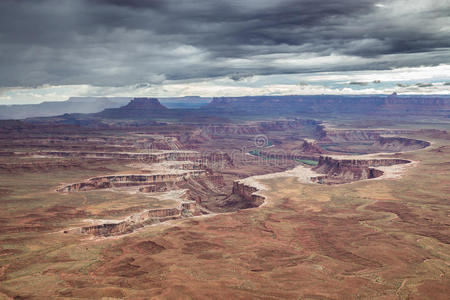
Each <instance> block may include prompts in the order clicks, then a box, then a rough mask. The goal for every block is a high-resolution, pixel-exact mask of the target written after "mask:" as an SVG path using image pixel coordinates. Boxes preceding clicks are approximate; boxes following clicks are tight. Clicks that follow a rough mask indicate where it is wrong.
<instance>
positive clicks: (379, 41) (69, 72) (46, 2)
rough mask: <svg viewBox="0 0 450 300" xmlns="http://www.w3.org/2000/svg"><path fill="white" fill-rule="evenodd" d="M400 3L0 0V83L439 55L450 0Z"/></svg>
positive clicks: (119, 81) (368, 64) (325, 66)
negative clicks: (412, 3)
mask: <svg viewBox="0 0 450 300" xmlns="http://www.w3.org/2000/svg"><path fill="white" fill-rule="evenodd" d="M408 3H409V2H406V1H402V0H396V1H386V2H384V1H379V2H374V1H372V0H370V1H369V0H336V1H325V0H323V1H318V0H297V1H291V0H281V1H275V0H270V1H269V0H247V1H242V0H240V1H237V0H229V1H213V0H164V1H163V0H148V1H145V0H131V1H130V0H126V1H125V0H124V1H120V0H77V1H73V0H33V1H24V0H2V1H0V53H1V55H0V66H1V69H0V86H37V85H42V84H53V85H65V84H92V85H99V86H122V85H132V84H158V83H161V82H163V81H164V80H166V79H169V80H177V79H182V80H187V79H194V78H208V77H217V76H228V77H230V78H232V79H233V80H242V79H243V78H245V77H247V76H250V75H249V74H251V75H266V74H289V73H308V72H318V71H352V70H367V69H373V70H380V69H389V68H395V67H408V66H422V65H437V64H440V63H444V62H448V61H450V51H449V49H450V32H449V28H448V24H449V23H450V19H449V15H450V2H449V1H447V0H440V1H439V0H438V1H433V0H429V1H417V2H415V3H414V5H411V4H408ZM321 58H324V60H321Z"/></svg>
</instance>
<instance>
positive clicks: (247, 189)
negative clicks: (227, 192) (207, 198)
mask: <svg viewBox="0 0 450 300" xmlns="http://www.w3.org/2000/svg"><path fill="white" fill-rule="evenodd" d="M257 191H258V189H257V188H255V187H253V186H249V185H246V184H245V183H242V182H240V181H235V182H233V191H232V193H233V194H234V195H237V196H239V197H241V198H242V199H244V200H245V201H247V203H248V207H258V206H260V205H262V204H263V203H264V200H265V197H263V196H260V195H256V194H255V193H256V192H257Z"/></svg>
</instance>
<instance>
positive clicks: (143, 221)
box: [80, 201, 202, 236]
mask: <svg viewBox="0 0 450 300" xmlns="http://www.w3.org/2000/svg"><path fill="white" fill-rule="evenodd" d="M201 214H202V213H201V212H200V209H199V207H198V206H197V204H196V203H195V202H190V201H188V202H182V203H181V204H180V207H179V208H161V209H150V210H146V211H144V212H141V213H139V214H136V215H132V216H130V217H128V218H126V219H125V220H123V221H117V222H116V223H113V222H111V223H104V224H99V225H92V226H84V227H81V230H80V231H81V233H84V234H92V235H95V236H114V235H121V234H126V233H131V232H133V231H134V230H136V229H138V228H141V227H143V226H145V225H149V224H154V223H159V222H164V221H168V220H176V219H180V218H184V217H192V216H198V215H201Z"/></svg>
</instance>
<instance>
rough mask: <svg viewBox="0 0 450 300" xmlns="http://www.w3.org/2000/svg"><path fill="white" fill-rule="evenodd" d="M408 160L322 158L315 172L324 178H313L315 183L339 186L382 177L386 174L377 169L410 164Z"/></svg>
mask: <svg viewBox="0 0 450 300" xmlns="http://www.w3.org/2000/svg"><path fill="white" fill-rule="evenodd" d="M409 163H411V161H409V160H406V159H381V158H365V159H353V158H349V157H346V158H333V157H329V156H320V158H319V162H318V164H317V166H316V167H315V168H314V170H315V171H316V172H318V173H321V174H325V175H323V176H318V177H313V178H312V180H313V182H317V183H326V184H338V183H348V182H353V181H358V180H365V179H373V178H377V177H380V176H382V175H383V174H384V172H383V171H382V170H380V169H378V168H377V167H389V166H394V165H402V164H409Z"/></svg>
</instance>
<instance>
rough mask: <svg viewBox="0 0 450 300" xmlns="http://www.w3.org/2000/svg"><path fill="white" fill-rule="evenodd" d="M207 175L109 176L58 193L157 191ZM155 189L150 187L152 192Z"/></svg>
mask: <svg viewBox="0 0 450 300" xmlns="http://www.w3.org/2000/svg"><path fill="white" fill-rule="evenodd" d="M202 174H205V171H203V170H193V171H189V172H185V173H181V174H122V175H108V176H100V177H93V178H90V179H89V180H87V181H85V182H79V183H74V184H69V185H66V186H64V187H62V188H59V189H57V191H58V192H73V191H89V190H96V189H105V188H112V187H124V186H139V185H148V186H154V189H155V191H156V190H157V189H158V188H163V184H164V183H165V184H170V183H174V182H178V181H183V180H186V179H188V178H191V177H196V176H200V175H202ZM152 188H153V187H149V190H151V189H152Z"/></svg>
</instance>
